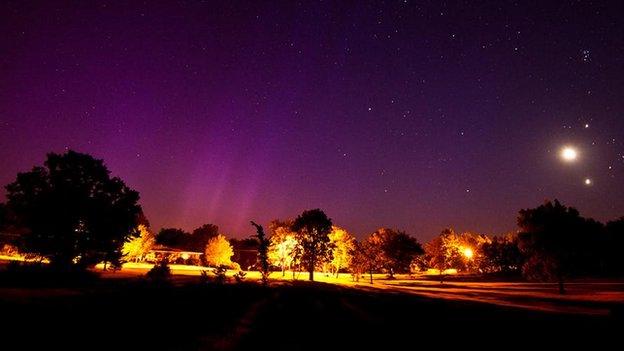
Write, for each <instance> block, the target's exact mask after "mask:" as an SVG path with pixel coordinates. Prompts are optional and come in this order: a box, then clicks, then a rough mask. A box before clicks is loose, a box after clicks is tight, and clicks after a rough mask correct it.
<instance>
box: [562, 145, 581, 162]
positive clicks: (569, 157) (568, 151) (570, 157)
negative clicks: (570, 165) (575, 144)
mask: <svg viewBox="0 0 624 351" xmlns="http://www.w3.org/2000/svg"><path fill="white" fill-rule="evenodd" d="M577 157H578V153H577V152H576V150H575V149H574V148H571V147H569V146H566V147H564V148H563V149H562V150H561V158H563V159H564V160H565V161H574V160H576V158H577Z"/></svg>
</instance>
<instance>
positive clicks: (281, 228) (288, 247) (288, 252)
mask: <svg viewBox="0 0 624 351" xmlns="http://www.w3.org/2000/svg"><path fill="white" fill-rule="evenodd" d="M290 227H291V223H289V222H281V221H278V220H274V221H272V222H271V224H270V228H271V232H272V235H271V238H270V239H269V242H270V243H269V252H268V256H269V262H270V263H271V264H272V265H274V266H276V267H280V269H281V270H282V277H283V276H285V275H286V269H291V268H292V266H293V265H294V264H298V260H299V257H298V256H299V255H297V253H298V252H299V251H300V250H297V247H298V246H299V245H300V244H299V242H298V241H297V235H296V233H294V232H292V231H291V230H290Z"/></svg>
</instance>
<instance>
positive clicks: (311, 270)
mask: <svg viewBox="0 0 624 351" xmlns="http://www.w3.org/2000/svg"><path fill="white" fill-rule="evenodd" d="M309 273H310V275H309V276H308V280H310V281H314V269H310V272H309Z"/></svg>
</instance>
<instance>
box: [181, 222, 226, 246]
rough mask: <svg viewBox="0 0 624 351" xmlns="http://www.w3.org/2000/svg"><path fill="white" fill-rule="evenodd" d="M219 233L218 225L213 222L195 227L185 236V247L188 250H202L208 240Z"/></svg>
mask: <svg viewBox="0 0 624 351" xmlns="http://www.w3.org/2000/svg"><path fill="white" fill-rule="evenodd" d="M217 235H219V227H218V226H216V225H214V224H210V223H208V224H204V225H202V226H201V227H199V228H195V230H193V232H192V233H191V234H190V235H189V236H188V237H187V240H186V243H185V247H186V249H187V250H189V251H195V252H201V251H202V250H204V248H205V247H206V245H208V241H209V240H210V239H212V238H214V237H216V236H217Z"/></svg>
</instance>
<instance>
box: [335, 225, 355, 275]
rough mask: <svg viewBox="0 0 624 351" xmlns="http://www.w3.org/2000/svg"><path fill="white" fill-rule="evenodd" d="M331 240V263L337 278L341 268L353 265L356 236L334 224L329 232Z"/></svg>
mask: <svg viewBox="0 0 624 351" xmlns="http://www.w3.org/2000/svg"><path fill="white" fill-rule="evenodd" d="M329 242H330V244H331V250H332V255H331V256H332V259H331V261H330V262H329V264H330V266H331V269H332V270H333V272H334V274H335V275H336V278H337V277H338V274H340V269H341V268H345V267H349V266H350V265H351V259H352V258H353V250H354V249H355V238H354V237H353V235H351V234H349V232H347V231H346V230H344V229H342V228H340V227H337V226H333V227H332V231H331V233H329Z"/></svg>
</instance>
